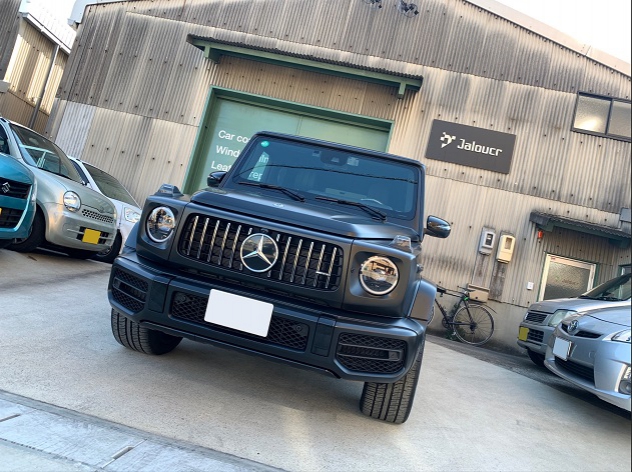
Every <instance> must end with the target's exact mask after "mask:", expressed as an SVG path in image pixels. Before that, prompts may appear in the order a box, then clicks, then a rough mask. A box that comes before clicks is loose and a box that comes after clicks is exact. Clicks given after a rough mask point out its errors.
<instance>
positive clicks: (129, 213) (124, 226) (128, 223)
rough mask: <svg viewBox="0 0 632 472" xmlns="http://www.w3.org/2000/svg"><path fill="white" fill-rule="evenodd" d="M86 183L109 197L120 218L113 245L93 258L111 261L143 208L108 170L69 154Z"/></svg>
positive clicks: (117, 253) (118, 251) (117, 222)
mask: <svg viewBox="0 0 632 472" xmlns="http://www.w3.org/2000/svg"><path fill="white" fill-rule="evenodd" d="M68 157H69V158H70V161H71V162H72V163H73V164H74V166H75V168H76V169H77V172H79V175H80V176H81V178H82V179H83V180H84V182H85V183H86V185H87V186H88V187H90V188H92V189H93V190H96V191H97V192H100V193H102V194H103V195H105V196H106V197H108V198H109V199H110V200H111V201H112V203H113V204H114V206H115V207H116V214H117V215H118V219H117V221H116V229H117V234H116V238H115V239H114V243H113V244H112V246H111V247H109V248H107V249H105V250H104V251H102V252H99V253H98V254H96V255H95V256H93V259H95V260H98V261H102V262H109V263H111V262H112V261H114V259H115V258H116V256H118V255H119V253H120V252H121V248H122V247H123V246H124V244H125V240H126V239H127V236H128V235H129V233H130V231H131V230H132V228H133V227H134V225H135V224H136V222H137V221H138V220H139V219H140V214H141V211H142V210H141V209H140V208H139V206H138V203H136V200H134V197H132V196H131V195H130V193H129V192H128V191H127V189H126V188H125V187H123V185H122V184H121V183H120V182H119V181H118V180H116V178H114V177H112V176H111V175H110V174H108V173H107V172H105V171H103V170H101V169H99V168H98V167H95V166H93V165H91V164H88V163H87V162H84V161H82V160H80V159H77V158H76V157H72V156H68Z"/></svg>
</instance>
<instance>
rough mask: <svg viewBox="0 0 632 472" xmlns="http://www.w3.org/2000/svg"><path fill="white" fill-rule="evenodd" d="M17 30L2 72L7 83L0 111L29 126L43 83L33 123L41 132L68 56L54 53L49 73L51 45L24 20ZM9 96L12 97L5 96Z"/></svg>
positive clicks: (62, 53)
mask: <svg viewBox="0 0 632 472" xmlns="http://www.w3.org/2000/svg"><path fill="white" fill-rule="evenodd" d="M18 29H19V31H17V36H16V39H15V42H14V43H13V44H11V51H10V53H11V56H10V60H9V61H8V63H7V66H6V73H5V74H4V80H6V81H8V82H9V83H10V85H9V90H8V91H7V92H6V95H7V97H6V99H5V100H4V101H3V103H4V104H3V108H2V110H1V112H2V114H3V115H4V116H5V117H7V118H10V119H12V120H14V121H17V122H19V123H22V124H24V125H28V124H29V123H30V121H31V116H32V114H33V111H34V110H35V104H36V103H37V100H38V98H39V95H40V93H41V91H42V87H43V86H44V85H45V84H46V89H45V91H44V95H43V97H42V101H41V103H40V108H39V111H38V114H37V116H36V119H35V122H34V125H33V128H34V129H35V130H36V131H39V132H42V131H43V130H44V128H45V126H46V122H47V120H48V116H49V114H50V110H51V108H52V105H53V101H54V98H55V92H56V89H57V86H58V84H59V82H60V80H61V77H62V74H63V69H64V67H65V65H66V62H67V60H68V56H67V55H66V53H65V52H63V51H61V50H59V51H58V53H57V55H56V56H55V62H54V63H53V67H52V69H51V71H50V76H48V71H49V66H50V61H51V59H52V57H53V54H54V49H55V47H54V44H53V43H52V42H51V41H50V40H49V39H48V38H47V37H46V36H44V35H43V34H42V33H40V32H39V31H38V30H36V29H35V28H34V27H33V26H31V25H30V24H29V23H28V22H26V21H24V20H21V21H20V22H19V24H18ZM7 53H9V51H7ZM47 77H48V82H47ZM9 95H11V96H12V98H10V97H8V96H9Z"/></svg>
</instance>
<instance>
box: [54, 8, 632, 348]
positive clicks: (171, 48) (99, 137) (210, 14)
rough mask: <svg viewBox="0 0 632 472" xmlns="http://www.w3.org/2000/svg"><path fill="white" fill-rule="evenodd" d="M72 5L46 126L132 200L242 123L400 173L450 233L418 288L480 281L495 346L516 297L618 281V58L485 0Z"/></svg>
mask: <svg viewBox="0 0 632 472" xmlns="http://www.w3.org/2000/svg"><path fill="white" fill-rule="evenodd" d="M81 3H82V2H78V4H81ZM90 3H96V2H90V1H89V0H87V1H86V0H83V4H88V5H87V8H86V9H85V12H80V13H79V16H78V17H77V21H78V23H79V26H78V36H77V40H76V42H75V46H74V48H73V50H72V54H71V55H70V59H69V63H68V67H67V68H66V70H65V72H64V77H63V80H62V83H61V86H60V89H59V91H58V100H57V103H56V106H55V108H54V111H53V114H52V119H51V120H50V121H49V125H48V132H49V133H50V134H51V135H52V136H53V137H54V138H55V139H56V142H57V143H58V144H59V145H60V146H61V147H62V148H63V149H65V150H66V151H67V152H68V153H69V154H72V155H75V156H78V157H81V158H82V159H84V160H86V161H88V162H91V163H93V164H95V165H97V166H99V167H102V168H104V169H105V170H107V171H109V172H111V173H112V174H114V175H115V176H117V177H118V178H119V179H120V180H121V181H122V182H123V183H124V184H125V185H126V186H127V187H128V188H129V189H130V190H131V192H132V194H133V195H134V196H135V197H136V198H137V199H138V200H139V201H141V202H142V201H143V200H144V198H145V197H146V196H147V195H148V194H150V193H153V192H154V191H155V190H156V189H157V188H158V187H159V185H160V184H162V183H163V182H169V183H173V184H176V185H178V186H180V187H181V188H183V189H184V190H185V191H187V192H192V191H195V190H196V189H197V188H200V187H201V186H202V185H204V182H205V178H206V175H207V174H208V173H209V172H210V171H212V170H214V169H226V168H228V167H229V166H230V165H231V163H232V162H233V160H234V156H236V155H237V154H238V152H239V150H240V149H241V148H242V147H243V145H244V141H246V140H247V137H248V136H250V135H251V134H252V133H253V132H254V131H257V130H259V129H268V130H271V131H282V132H290V133H297V134H304V135H307V136H311V137H316V138H323V139H328V140H332V141H340V142H345V143H349V144H354V145H359V146H363V147H369V148H373V149H381V150H386V151H388V152H391V153H394V154H400V155H403V156H408V157H411V158H414V159H418V160H420V161H421V162H423V163H424V164H425V165H426V166H427V172H428V179H427V204H426V209H427V213H428V214H434V215H438V216H441V217H443V218H445V219H447V220H448V221H450V222H452V224H453V232H452V235H451V236H450V238H449V239H447V240H433V239H432V238H428V239H426V241H425V242H424V253H425V256H424V266H425V268H424V274H425V276H427V277H428V278H429V279H431V280H433V281H435V282H437V283H439V284H441V285H444V286H446V287H448V288H453V289H455V288H456V287H457V286H465V285H466V284H471V285H474V286H476V287H480V288H481V291H480V294H481V297H483V298H485V297H488V298H489V301H488V303H489V305H490V306H492V307H493V308H494V309H495V310H496V311H497V312H498V316H497V317H496V318H497V332H496V333H497V334H495V335H494V339H495V340H496V341H497V342H499V343H501V344H504V346H505V347H507V348H512V347H515V339H516V335H517V326H518V323H519V321H520V320H521V319H522V316H523V315H524V312H525V307H527V306H528V305H529V304H530V303H532V302H534V301H536V300H539V299H543V298H553V296H559V295H565V294H579V293H582V292H583V291H585V290H586V289H587V288H590V287H591V286H594V285H597V284H598V283H601V282H603V281H605V280H608V279H610V278H612V277H614V276H616V275H618V274H620V273H621V272H622V271H629V268H630V206H631V204H630V202H631V190H630V184H631V182H630V170H631V169H630V148H631V147H630V65H629V64H627V63H624V62H622V61H618V60H616V59H615V58H613V57H611V56H608V55H606V54H604V53H601V52H599V51H593V50H592V49H590V48H589V47H586V46H585V45H582V44H578V43H576V42H574V41H573V40H572V39H570V38H568V37H565V36H564V35H562V34H561V33H559V32H557V31H555V30H553V29H551V28H548V27H546V26H545V25H542V24H539V23H538V22H536V21H534V20H532V19H530V18H528V17H525V16H523V15H521V14H519V13H517V12H515V11H513V10H511V9H509V8H507V7H504V6H502V5H500V4H498V3H496V2H495V1H493V0H475V1H456V0H425V1H424V2H423V3H420V4H419V6H416V5H413V4H411V3H405V2H403V1H401V0H381V1H380V0H345V1H340V0H321V1H318V2H315V1H306V0H259V1H248V2H243V1H234V2H227V1H220V0H137V1H127V2H109V1H107V0H105V1H104V0H101V1H99V4H90ZM505 248H506V249H508V251H505V252H503V254H502V255H501V254H499V249H505ZM507 252H508V253H510V255H509V257H506V253H507ZM499 259H500V260H499ZM507 259H510V260H509V261H507ZM435 323H438V321H435Z"/></svg>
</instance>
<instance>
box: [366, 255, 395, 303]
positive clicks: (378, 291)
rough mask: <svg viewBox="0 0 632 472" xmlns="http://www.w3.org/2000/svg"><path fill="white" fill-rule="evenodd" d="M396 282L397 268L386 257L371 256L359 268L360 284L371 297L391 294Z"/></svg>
mask: <svg viewBox="0 0 632 472" xmlns="http://www.w3.org/2000/svg"><path fill="white" fill-rule="evenodd" d="M398 281H399V271H398V270H397V266H396V265H395V263H394V262H393V261H391V260H390V259H389V258H388V257H384V256H372V257H369V258H368V259H367V260H366V261H364V262H363V263H362V265H361V266H360V284H361V285H362V288H363V289H364V290H366V291H367V292H369V293H370V294H371V295H386V294H387V293H390V292H392V291H393V290H394V289H395V287H396V286H397V282H398Z"/></svg>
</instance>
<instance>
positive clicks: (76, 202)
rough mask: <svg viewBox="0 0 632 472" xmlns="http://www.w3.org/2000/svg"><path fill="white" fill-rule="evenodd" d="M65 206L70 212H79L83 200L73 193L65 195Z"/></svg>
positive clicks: (69, 192)
mask: <svg viewBox="0 0 632 472" xmlns="http://www.w3.org/2000/svg"><path fill="white" fill-rule="evenodd" d="M64 206H65V207H66V208H67V209H68V210H70V211H79V208H81V199H80V198H79V195H77V194H76V193H75V192H73V191H70V190H69V191H68V192H66V193H64Z"/></svg>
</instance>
